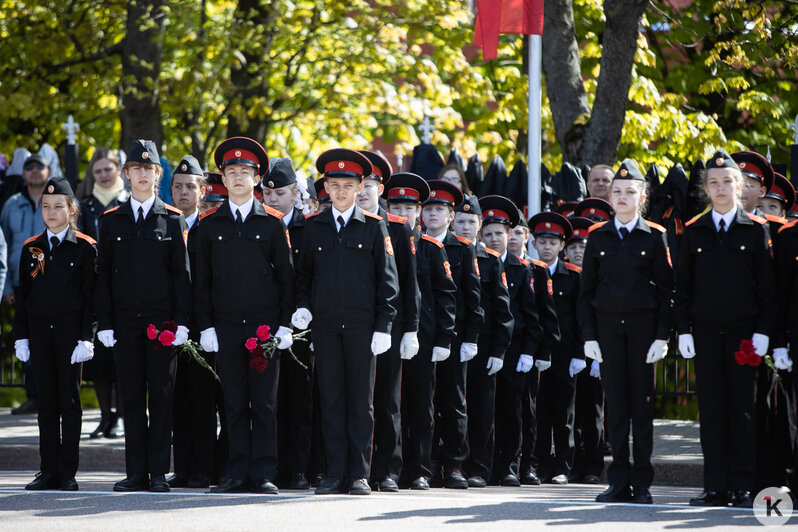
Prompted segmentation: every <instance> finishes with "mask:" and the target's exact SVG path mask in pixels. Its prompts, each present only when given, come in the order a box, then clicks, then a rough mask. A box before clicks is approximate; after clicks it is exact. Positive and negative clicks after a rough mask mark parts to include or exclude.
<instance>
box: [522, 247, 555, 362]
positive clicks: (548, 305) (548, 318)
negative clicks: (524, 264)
mask: <svg viewBox="0 0 798 532" xmlns="http://www.w3.org/2000/svg"><path fill="white" fill-rule="evenodd" d="M529 268H530V269H531V270H532V285H533V289H534V291H535V300H536V302H537V305H538V319H539V320H540V327H541V328H542V329H543V338H542V340H541V342H540V346H538V348H537V350H536V351H535V352H533V353H527V354H529V355H532V354H536V355H537V356H536V357H535V358H536V359H540V360H551V353H552V352H553V351H554V349H555V348H556V347H557V345H558V344H559V343H560V323H559V320H558V319H557V307H556V305H555V303H554V282H553V281H552V280H551V276H550V275H549V267H548V265H546V263H545V262H543V261H540V260H536V259H532V260H531V261H530V264H529Z"/></svg>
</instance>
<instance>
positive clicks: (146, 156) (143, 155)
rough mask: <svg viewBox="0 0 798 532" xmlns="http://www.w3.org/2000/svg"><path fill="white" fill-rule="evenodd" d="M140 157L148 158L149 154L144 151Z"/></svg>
mask: <svg viewBox="0 0 798 532" xmlns="http://www.w3.org/2000/svg"><path fill="white" fill-rule="evenodd" d="M141 158H142V159H149V158H150V154H149V153H147V152H146V151H145V152H144V153H142V154H141Z"/></svg>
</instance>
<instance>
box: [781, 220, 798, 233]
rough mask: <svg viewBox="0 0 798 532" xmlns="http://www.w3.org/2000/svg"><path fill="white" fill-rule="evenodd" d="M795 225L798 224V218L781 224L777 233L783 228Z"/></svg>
mask: <svg viewBox="0 0 798 532" xmlns="http://www.w3.org/2000/svg"><path fill="white" fill-rule="evenodd" d="M796 225H798V220H793V221H792V222H789V223H786V224H784V225H782V226H781V227H779V233H781V232H782V231H784V230H785V229H788V228H790V227H795V226H796Z"/></svg>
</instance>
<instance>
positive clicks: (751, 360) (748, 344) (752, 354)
mask: <svg viewBox="0 0 798 532" xmlns="http://www.w3.org/2000/svg"><path fill="white" fill-rule="evenodd" d="M734 360H736V361H737V364H739V365H741V366H754V367H756V366H758V365H759V364H761V363H762V362H763V361H764V362H765V365H766V366H767V367H768V368H770V370H771V371H772V372H773V373H774V374H775V375H776V377H777V378H778V376H779V372H778V370H777V369H776V366H775V365H774V364H773V357H771V356H770V355H765V356H759V355H757V354H756V351H755V350H754V342H753V341H752V340H741V341H740V350H739V351H735V353H734Z"/></svg>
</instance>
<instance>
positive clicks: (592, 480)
mask: <svg viewBox="0 0 798 532" xmlns="http://www.w3.org/2000/svg"><path fill="white" fill-rule="evenodd" d="M569 480H570V479H569ZM599 482H601V479H599V477H598V475H585V478H583V479H582V484H598V483H599Z"/></svg>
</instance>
